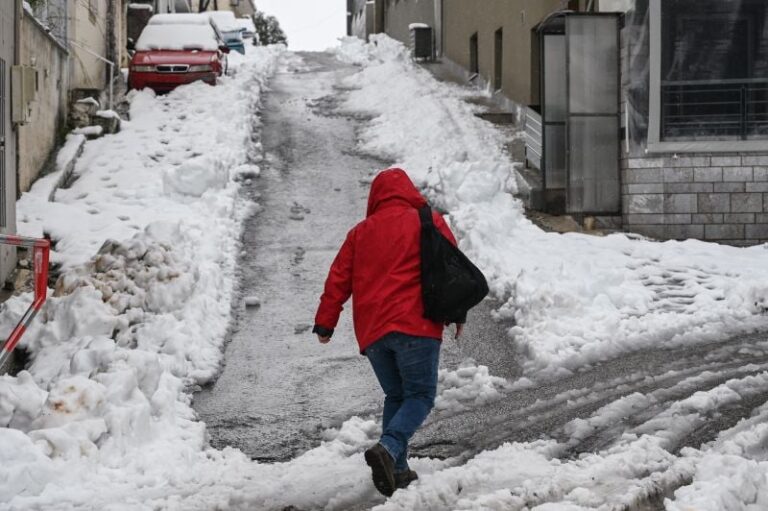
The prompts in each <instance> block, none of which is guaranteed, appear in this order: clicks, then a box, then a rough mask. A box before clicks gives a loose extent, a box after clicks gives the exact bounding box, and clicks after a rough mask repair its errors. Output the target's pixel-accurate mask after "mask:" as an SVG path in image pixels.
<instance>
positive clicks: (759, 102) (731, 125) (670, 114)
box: [661, 80, 768, 140]
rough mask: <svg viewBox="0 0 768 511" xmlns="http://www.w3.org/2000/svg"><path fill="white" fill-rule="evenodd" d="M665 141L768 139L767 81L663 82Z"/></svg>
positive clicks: (663, 127) (663, 128)
mask: <svg viewBox="0 0 768 511" xmlns="http://www.w3.org/2000/svg"><path fill="white" fill-rule="evenodd" d="M661 101H662V119H661V121H662V136H663V138H664V139H665V140H674V139H676V138H686V139H691V138H694V139H697V138H698V139H702V140H707V139H722V138H727V139H741V140H747V139H750V138H757V137H764V136H765V135H768V80H711V81H689V82H663V83H662V86H661Z"/></svg>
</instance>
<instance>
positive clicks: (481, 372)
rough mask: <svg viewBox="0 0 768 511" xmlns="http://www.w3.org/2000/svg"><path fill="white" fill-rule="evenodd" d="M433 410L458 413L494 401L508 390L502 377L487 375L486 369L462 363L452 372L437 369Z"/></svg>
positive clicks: (468, 362)
mask: <svg viewBox="0 0 768 511" xmlns="http://www.w3.org/2000/svg"><path fill="white" fill-rule="evenodd" d="M437 385H438V395H437V398H436V399H435V409H436V410H449V411H461V410H464V409H466V408H469V407H474V406H481V405H483V404H486V403H489V402H491V401H495V400H496V399H499V398H500V397H501V396H502V392H503V391H504V390H505V389H508V388H509V387H510V385H509V382H507V380H505V379H504V378H499V377H497V376H491V374H490V372H489V371H488V367H486V366H484V365H476V364H474V363H473V362H472V361H466V362H464V363H462V364H461V366H460V367H459V368H458V369H456V370H447V369H441V370H440V372H439V374H438V379H437Z"/></svg>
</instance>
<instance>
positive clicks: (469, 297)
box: [419, 206, 488, 323]
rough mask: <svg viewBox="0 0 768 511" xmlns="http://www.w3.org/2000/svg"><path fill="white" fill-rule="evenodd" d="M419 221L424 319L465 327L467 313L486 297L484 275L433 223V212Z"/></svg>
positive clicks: (423, 210) (424, 213)
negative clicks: (460, 324)
mask: <svg viewBox="0 0 768 511" xmlns="http://www.w3.org/2000/svg"><path fill="white" fill-rule="evenodd" d="M419 218H420V219H421V292H422V300H423V302H424V317H425V318H427V319H430V320H432V321H436V322H439V323H464V322H466V320H467V311H468V310H469V309H471V308H472V307H474V306H475V305H477V304H478V303H480V302H481V301H482V299H483V298H485V296H486V295H487V294H488V282H487V281H486V280H485V276H484V275H483V273H482V272H481V271H480V270H479V269H478V268H477V266H475V265H474V264H472V261H470V260H469V258H467V256H465V255H464V254H463V253H462V251H461V250H459V249H458V247H455V246H454V245H453V244H452V243H451V242H450V241H448V239H446V238H445V236H443V235H442V233H441V232H440V231H439V230H438V229H437V228H436V227H435V224H434V223H433V222H432V209H431V208H430V207H429V206H424V207H422V208H421V209H419Z"/></svg>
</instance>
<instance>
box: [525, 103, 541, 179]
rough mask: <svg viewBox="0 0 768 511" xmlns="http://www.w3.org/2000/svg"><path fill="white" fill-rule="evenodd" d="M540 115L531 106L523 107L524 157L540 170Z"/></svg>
mask: <svg viewBox="0 0 768 511" xmlns="http://www.w3.org/2000/svg"><path fill="white" fill-rule="evenodd" d="M541 134H542V127H541V115H539V113H538V112H536V111H535V110H533V109H531V108H526V109H525V159H526V160H528V163H530V164H531V165H533V167H535V168H537V169H539V170H541V154H542V135H541Z"/></svg>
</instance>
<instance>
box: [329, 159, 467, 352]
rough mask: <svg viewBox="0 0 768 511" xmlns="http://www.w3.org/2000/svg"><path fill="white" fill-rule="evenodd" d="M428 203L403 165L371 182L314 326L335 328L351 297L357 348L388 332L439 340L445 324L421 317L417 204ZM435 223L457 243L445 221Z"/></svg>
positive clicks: (335, 263) (439, 219)
mask: <svg viewBox="0 0 768 511" xmlns="http://www.w3.org/2000/svg"><path fill="white" fill-rule="evenodd" d="M426 203H427V201H426V200H425V199H424V197H422V196H421V194H420V193H419V191H418V190H417V189H416V187H415V186H414V185H413V183H412V182H411V179H410V178H409V177H408V175H407V174H406V173H405V171H403V170H402V169H397V168H393V169H388V170H385V171H383V172H381V173H379V175H378V176H376V179H374V180H373V183H372V184H371V193H370V195H369V197H368V212H367V214H366V219H365V220H363V221H362V222H360V223H359V224H357V225H356V226H355V227H354V228H353V229H352V230H351V231H349V233H348V234H347V239H346V240H345V241H344V244H343V245H342V246H341V250H339V253H338V255H337V256H336V259H335V260H334V261H333V264H332V265H331V269H330V271H329V273H328V279H327V280H326V282H325V291H324V292H323V296H322V297H321V298H320V307H319V308H318V310H317V315H316V316H315V325H316V326H319V327H323V328H326V329H334V328H336V323H337V322H338V320H339V315H340V314H341V311H342V309H343V305H344V303H345V302H346V301H347V299H348V298H349V296H350V295H352V317H353V320H354V325H355V335H356V337H357V342H358V344H359V345H360V352H361V353H362V352H364V351H365V349H366V348H367V347H368V346H370V345H371V344H373V343H374V342H375V341H377V340H379V339H381V338H382V337H383V336H384V335H386V334H388V333H391V332H400V333H404V334H409V335H414V336H418V337H430V338H433V339H442V337H443V325H442V324H440V323H435V322H434V321H430V320H428V319H425V318H423V317H422V315H423V313H424V306H423V305H422V301H421V280H420V279H421V272H420V266H421V263H420V261H421V258H420V230H421V222H420V220H419V211H418V210H419V208H421V207H422V206H424V205H426ZM432 216H433V220H434V224H435V226H436V227H437V228H438V229H439V230H440V232H441V233H443V235H444V236H445V237H446V238H448V239H449V240H450V241H451V243H453V244H454V245H455V244H456V239H455V238H454V237H453V233H452V232H451V230H450V228H449V227H448V225H446V223H445V221H444V220H443V218H442V216H440V215H439V214H438V213H435V212H433V213H432Z"/></svg>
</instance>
